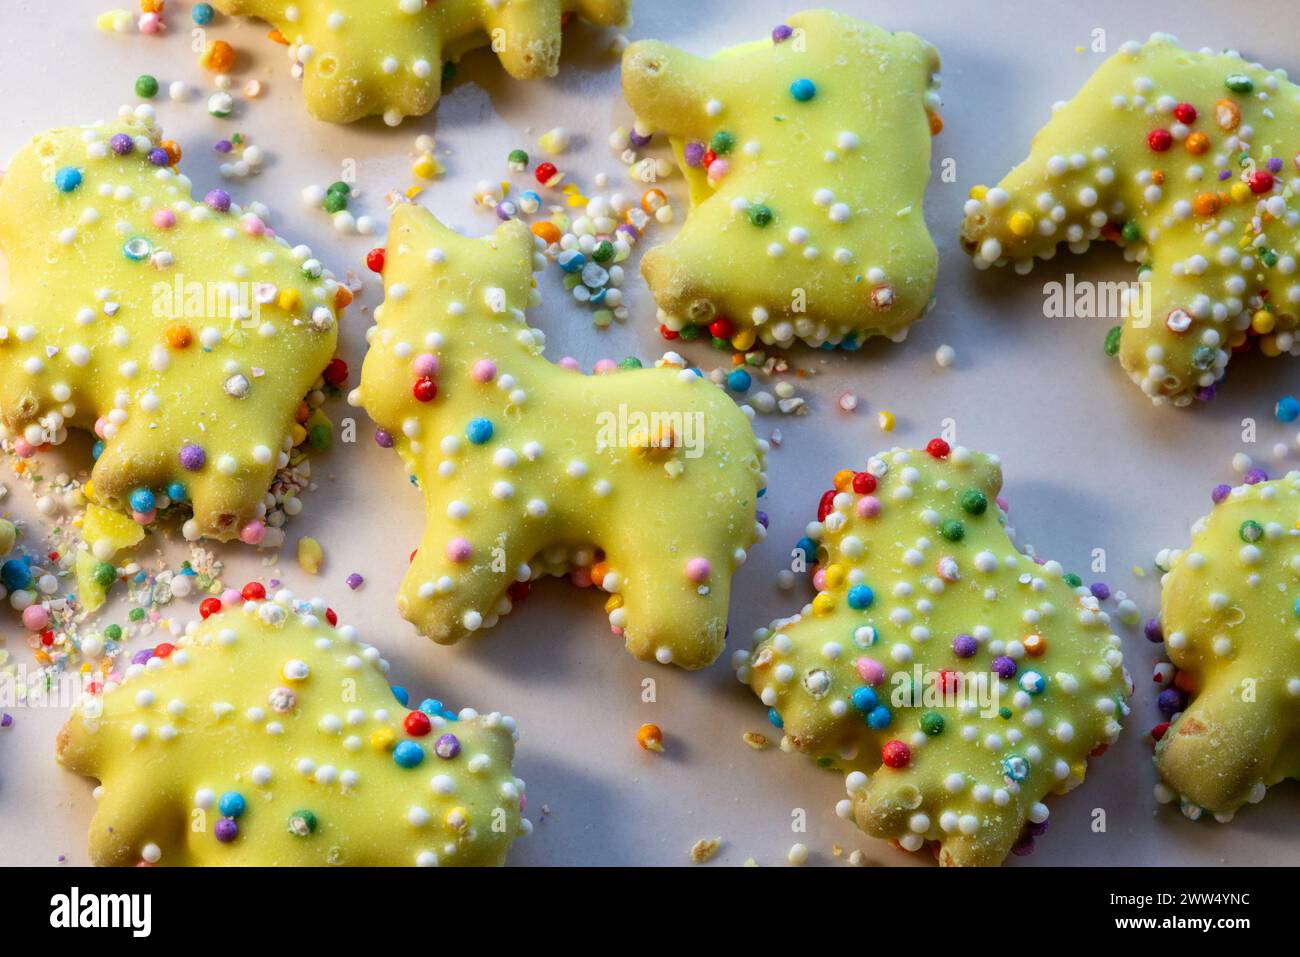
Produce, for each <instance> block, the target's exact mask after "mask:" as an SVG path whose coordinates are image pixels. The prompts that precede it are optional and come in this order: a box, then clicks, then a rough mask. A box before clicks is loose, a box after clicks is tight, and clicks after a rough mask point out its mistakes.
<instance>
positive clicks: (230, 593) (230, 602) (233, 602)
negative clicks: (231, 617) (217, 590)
mask: <svg viewBox="0 0 1300 957" xmlns="http://www.w3.org/2000/svg"><path fill="white" fill-rule="evenodd" d="M243 603H244V596H243V595H241V594H240V593H239V592H238V591H236V590H235V589H233V588H227V589H226V590H225V591H223V592H222V593H221V604H222V605H224V606H225V607H227V608H238V607H239V606H240V605H242V604H243Z"/></svg>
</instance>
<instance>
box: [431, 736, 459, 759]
mask: <svg viewBox="0 0 1300 957" xmlns="http://www.w3.org/2000/svg"><path fill="white" fill-rule="evenodd" d="M433 753H434V754H436V755H437V756H438V757H440V758H443V759H445V760H451V759H452V758H454V757H455V756H456V755H458V754H460V739H459V738H457V737H456V736H455V735H454V734H444V735H443V736H442V737H441V738H439V739H438V740H437V741H436V742H435V743H434V745H433Z"/></svg>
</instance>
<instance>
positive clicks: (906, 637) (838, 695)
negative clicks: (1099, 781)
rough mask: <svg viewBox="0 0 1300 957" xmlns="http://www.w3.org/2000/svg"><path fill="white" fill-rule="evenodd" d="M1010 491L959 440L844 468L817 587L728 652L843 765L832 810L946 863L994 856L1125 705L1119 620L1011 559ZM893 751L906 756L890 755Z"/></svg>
mask: <svg viewBox="0 0 1300 957" xmlns="http://www.w3.org/2000/svg"><path fill="white" fill-rule="evenodd" d="M855 481H856V482H858V485H857V486H856V487H857V488H861V489H863V491H861V492H858V491H854V489H855V485H854V482H855ZM1001 485H1002V473H1001V468H1000V465H999V462H998V460H997V459H996V458H995V457H993V456H990V455H983V454H980V453H976V452H971V451H969V450H967V449H964V448H961V447H957V448H954V449H952V450H951V451H950V452H949V453H948V454H947V457H946V458H943V459H937V458H934V457H932V456H931V455H929V454H927V453H926V452H924V451H907V450H903V449H894V450H892V451H891V452H888V453H885V454H884V455H882V456H879V457H875V458H872V459H870V460H868V462H867V466H866V470H865V471H864V472H861V473H854V472H850V471H845V472H841V473H839V475H837V476H836V491H835V492H834V493H833V498H832V500H831V501H830V502H826V500H823V502H824V504H823V506H822V508H823V510H825V509H827V508H828V507H829V511H826V514H825V518H824V519H823V520H822V521H820V522H816V523H814V524H812V525H811V526H809V530H808V535H809V536H810V537H811V538H812V539H813V540H815V541H816V542H817V558H816V561H818V562H819V568H818V571H817V575H816V576H815V579H814V581H815V583H816V584H817V585H818V588H819V589H820V591H819V593H818V595H817V596H816V598H815V599H814V600H813V602H812V603H811V604H809V605H807V606H805V607H804V608H803V609H802V610H801V611H800V612H799V613H798V614H797V615H794V616H793V617H791V618H786V619H781V620H778V621H774V622H772V624H770V625H769V626H768V627H766V628H761V629H759V630H758V631H757V632H756V633H755V646H754V648H753V650H752V651H751V652H743V651H742V652H739V653H737V655H736V658H735V661H734V664H735V666H736V669H737V676H738V677H739V679H740V680H741V681H742V682H743V683H745V684H748V685H750V686H751V687H752V688H753V689H754V691H755V692H756V693H757V694H758V695H759V697H760V698H761V699H762V700H763V703H764V704H766V705H767V706H768V707H769V708H771V709H773V710H774V711H775V713H776V714H778V715H779V716H780V720H781V721H782V723H783V728H784V732H785V735H786V742H785V744H786V745H787V746H788V747H790V748H793V749H794V750H798V751H802V752H804V753H806V754H808V755H810V756H811V757H813V758H814V759H815V760H816V762H817V764H818V765H819V766H821V767H826V768H831V769H836V770H840V771H842V772H844V774H845V775H846V777H845V784H846V789H847V795H848V796H847V799H846V800H844V801H841V803H840V806H839V807H838V808H837V811H838V812H839V813H840V814H841V816H843V817H846V818H851V819H853V820H855V821H856V823H857V825H858V826H859V827H860V828H862V829H863V830H864V831H866V832H867V833H868V834H871V835H873V836H875V837H880V838H889V839H892V840H894V841H895V842H897V843H898V844H899V845H900V846H901V847H903V848H904V849H906V850H912V851H914V850H919V849H920V848H921V847H923V846H924V845H925V844H926V842H935V843H937V844H938V857H939V861H940V862H941V863H942V864H956V865H994V864H998V863H999V862H1001V861H1002V860H1003V858H1005V857H1006V855H1007V853H1008V852H1009V851H1010V850H1011V849H1012V847H1013V845H1014V844H1015V843H1016V842H1017V840H1018V839H1019V838H1020V837H1021V835H1022V832H1024V830H1025V826H1026V822H1034V823H1042V822H1044V821H1045V820H1046V819H1047V813H1048V811H1047V807H1046V806H1045V805H1044V804H1042V803H1041V802H1042V799H1043V798H1044V797H1045V796H1046V795H1048V794H1053V793H1062V792H1064V791H1067V790H1069V789H1071V788H1073V787H1074V786H1075V785H1077V784H1079V783H1080V782H1081V781H1082V780H1083V774H1084V770H1085V766H1086V761H1087V758H1088V756H1089V755H1090V754H1092V753H1094V752H1095V751H1096V749H1097V748H1098V746H1100V745H1106V744H1109V743H1111V742H1113V741H1114V740H1115V739H1116V736H1117V735H1118V734H1119V731H1120V725H1119V718H1120V717H1121V716H1122V715H1124V714H1127V711H1128V709H1127V705H1126V703H1125V701H1126V698H1127V695H1128V690H1129V686H1128V679H1127V675H1126V673H1125V671H1124V666H1123V657H1122V655H1121V652H1120V639H1119V638H1118V636H1116V635H1115V634H1114V633H1113V632H1112V630H1111V627H1110V621H1109V617H1108V615H1107V614H1106V612H1104V611H1103V610H1102V609H1101V608H1100V605H1099V603H1098V601H1097V599H1096V598H1094V597H1093V596H1092V594H1091V593H1090V592H1089V590H1088V589H1087V588H1086V587H1083V586H1079V587H1071V586H1070V584H1068V583H1067V582H1066V581H1065V580H1064V576H1063V572H1062V569H1061V566H1060V565H1059V564H1057V563H1056V562H1046V563H1044V564H1042V565H1039V564H1037V563H1036V562H1035V561H1034V560H1033V559H1032V558H1030V557H1028V556H1027V555H1024V554H1021V553H1020V552H1019V551H1017V550H1016V549H1015V547H1014V544H1013V543H1012V541H1011V539H1010V537H1009V536H1008V532H1007V529H1006V528H1005V527H1004V526H1005V522H1006V515H1005V514H1004V513H1003V512H1002V510H1001V508H1000V507H999V505H998V504H997V503H996V501H995V499H996V496H997V494H998V491H999V489H1000V488H1001ZM954 523H956V524H954ZM864 589H865V590H864ZM959 651H960V652H962V653H960V654H959ZM1011 663H1014V665H1015V670H1014V673H1004V672H1003V671H1000V672H997V673H995V669H997V668H999V667H1001V668H1003V669H1004V671H1005V670H1006V669H1007V668H1008V666H1009V665H1010V664H1011ZM944 672H953V673H956V674H955V677H945V676H944V674H943V673H944ZM999 674H1001V675H1003V677H1002V678H1000V677H998V675H999ZM1004 679H1005V680H1004ZM949 682H951V684H950V683H949ZM909 688H910V689H913V690H912V692H909V691H908V689H909ZM945 688H948V689H951V690H950V692H949V693H947V694H944V693H943V691H944V689H945ZM995 691H996V694H995ZM909 695H912V696H910V697H909ZM877 708H884V709H886V711H885V712H883V713H882V712H878V711H877V710H876V709H877ZM1001 709H1006V712H1005V714H1004V713H1003V712H1002V710H1001ZM869 722H870V723H869ZM900 744H901V745H902V746H905V747H906V749H907V751H908V752H909V753H908V754H907V756H906V761H904V762H903V763H902V765H901V766H896V765H893V764H886V763H883V762H882V758H883V757H884V756H885V755H886V753H888V752H897V750H898V748H899V745H900Z"/></svg>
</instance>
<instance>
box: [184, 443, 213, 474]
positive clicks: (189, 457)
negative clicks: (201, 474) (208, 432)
mask: <svg viewBox="0 0 1300 957" xmlns="http://www.w3.org/2000/svg"><path fill="white" fill-rule="evenodd" d="M207 460H208V455H207V453H206V452H204V451H203V448H202V446H198V445H182V446H181V468H183V469H185V470H186V471H187V472H197V471H198V470H199V469H201V468H203V465H204V463H206V462H207Z"/></svg>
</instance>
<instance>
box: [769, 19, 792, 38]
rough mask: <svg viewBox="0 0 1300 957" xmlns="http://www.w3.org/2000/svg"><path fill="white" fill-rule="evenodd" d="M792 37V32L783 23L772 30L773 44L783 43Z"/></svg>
mask: <svg viewBox="0 0 1300 957" xmlns="http://www.w3.org/2000/svg"><path fill="white" fill-rule="evenodd" d="M792 36H794V31H793V30H792V29H790V27H789V26H787V25H786V24H784V23H783V24H781V25H780V26H779V27H776V28H774V29H773V30H772V42H773V43H784V42H785V41H786V40H789V39H790V38H791V37H792Z"/></svg>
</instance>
